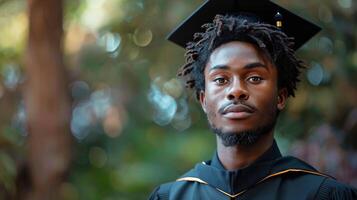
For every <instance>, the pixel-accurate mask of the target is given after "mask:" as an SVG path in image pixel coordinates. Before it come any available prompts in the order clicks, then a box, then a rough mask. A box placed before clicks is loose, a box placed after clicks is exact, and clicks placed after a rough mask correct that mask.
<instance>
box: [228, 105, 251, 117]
mask: <svg viewBox="0 0 357 200" xmlns="http://www.w3.org/2000/svg"><path fill="white" fill-rule="evenodd" d="M252 113H254V109H253V108H251V107H250V106H247V105H244V104H230V105H228V106H227V107H225V108H224V109H223V111H222V115H223V116H224V117H225V118H228V119H244V118H247V117H249V116H250V115H251V114H252Z"/></svg>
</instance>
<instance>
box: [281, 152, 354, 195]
mask: <svg viewBox="0 0 357 200" xmlns="http://www.w3.org/2000/svg"><path fill="white" fill-rule="evenodd" d="M281 161H282V162H283V163H284V162H286V161H287V162H286V163H288V166H289V165H290V166H289V168H288V170H290V172H292V173H286V176H283V177H282V179H283V180H285V181H284V183H283V185H285V186H287V187H286V188H287V190H289V188H290V189H291V188H292V190H294V191H295V190H297V191H316V192H313V193H314V194H315V195H313V196H315V198H314V199H316V200H320V199H326V200H327V199H329V200H335V199H336V200H337V199H339V200H340V199H348V200H350V199H351V200H352V199H357V190H356V188H353V187H352V186H350V185H347V184H345V183H342V182H339V181H338V180H336V179H335V178H334V177H332V176H329V175H327V174H324V173H322V172H319V171H318V170H316V169H315V168H314V167H312V166H311V165H309V164H308V163H306V162H304V161H302V160H300V159H298V158H295V157H292V156H287V157H283V158H282V159H281ZM278 164H281V163H280V162H279V163H278ZM278 171H279V170H278Z"/></svg>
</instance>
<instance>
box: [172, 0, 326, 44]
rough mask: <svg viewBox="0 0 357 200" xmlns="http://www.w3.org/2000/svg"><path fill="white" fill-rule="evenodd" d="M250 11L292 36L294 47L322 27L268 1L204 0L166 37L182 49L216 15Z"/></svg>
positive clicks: (261, 19) (260, 19)
mask: <svg viewBox="0 0 357 200" xmlns="http://www.w3.org/2000/svg"><path fill="white" fill-rule="evenodd" d="M240 13H249V14H250V15H254V16H256V17H257V18H258V19H259V21H260V22H264V23H268V24H272V25H276V26H278V27H279V28H281V30H282V31H283V32H284V33H285V34H287V35H288V36H289V37H294V38H295V45H294V50H297V49H299V48H300V47H301V46H302V45H303V44H305V43H306V42H307V41H308V40H309V39H310V38H312V37H313V36H314V35H315V34H317V33H318V32H319V31H320V30H321V28H320V27H318V26H317V25H315V24H313V23H311V22H309V21H307V20H305V19H303V18H301V17H299V16H297V15H295V14H294V13H291V12H290V11H288V10H286V9H284V8H282V7H281V6H279V5H277V4H275V3H273V2H271V1H269V0H207V1H206V2H205V3H204V4H203V5H201V6H200V7H199V8H198V9H197V10H196V11H195V12H194V13H193V14H192V15H191V16H189V17H188V18H187V19H186V20H185V21H183V22H182V23H181V24H180V25H179V26H178V27H177V28H176V29H174V30H173V31H172V32H171V33H170V34H169V36H168V40H170V41H172V42H174V43H176V44H177V45H179V46H181V47H183V48H185V47H186V44H187V43H188V42H190V41H192V40H193V35H194V33H197V32H203V31H204V29H202V28H201V26H202V25H203V24H206V23H211V22H212V21H213V19H214V17H215V16H216V15H217V14H221V15H226V14H232V15H238V14H240Z"/></svg>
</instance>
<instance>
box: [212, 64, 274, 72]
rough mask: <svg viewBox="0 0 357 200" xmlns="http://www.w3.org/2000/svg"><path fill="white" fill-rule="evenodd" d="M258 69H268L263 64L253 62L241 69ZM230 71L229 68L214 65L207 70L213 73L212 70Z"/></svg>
mask: <svg viewBox="0 0 357 200" xmlns="http://www.w3.org/2000/svg"><path fill="white" fill-rule="evenodd" d="M258 67H263V68H266V69H267V68H268V67H267V66H266V65H265V64H263V63H261V62H253V63H249V64H247V65H245V66H244V67H243V68H244V69H253V68H258ZM228 69H230V67H229V66H227V65H216V66H213V67H212V68H211V69H209V71H213V70H228Z"/></svg>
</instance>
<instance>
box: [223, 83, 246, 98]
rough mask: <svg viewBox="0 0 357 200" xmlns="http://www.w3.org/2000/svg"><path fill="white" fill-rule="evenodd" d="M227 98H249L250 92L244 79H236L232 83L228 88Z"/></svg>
mask: <svg viewBox="0 0 357 200" xmlns="http://www.w3.org/2000/svg"><path fill="white" fill-rule="evenodd" d="M227 98H228V100H230V101H233V100H241V101H242V100H243V101H244V100H248V98H249V93H248V91H247V89H246V87H245V85H244V82H243V80H240V79H238V78H237V79H235V80H233V82H232V83H231V85H230V88H229V90H228V94H227Z"/></svg>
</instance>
